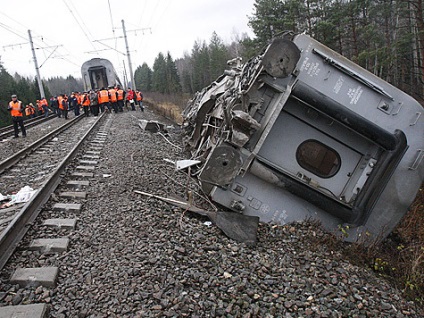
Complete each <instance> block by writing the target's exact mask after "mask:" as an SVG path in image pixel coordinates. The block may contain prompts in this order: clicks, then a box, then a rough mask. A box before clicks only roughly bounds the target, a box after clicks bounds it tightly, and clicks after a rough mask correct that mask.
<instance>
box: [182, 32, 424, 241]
mask: <svg viewBox="0 0 424 318" xmlns="http://www.w3.org/2000/svg"><path fill="white" fill-rule="evenodd" d="M230 63H231V64H230ZM229 65H231V69H230V70H228V71H225V73H224V74H223V75H222V76H221V77H219V78H218V79H217V80H216V81H215V82H213V83H212V84H211V85H210V86H208V87H206V88H204V89H203V90H202V91H201V92H199V93H197V94H196V95H195V96H194V98H193V99H192V100H190V101H189V103H188V105H187V107H186V109H185V110H184V112H183V117H184V119H185V123H184V129H185V144H186V146H187V148H188V149H189V150H190V153H191V156H192V157H191V159H193V160H198V162H199V163H198V164H197V165H196V166H194V167H192V168H191V174H192V176H195V177H196V178H197V179H198V181H199V182H200V183H201V186H202V189H203V190H204V191H205V193H206V194H208V195H209V196H210V198H211V199H212V200H213V201H214V202H216V203H218V204H219V205H221V206H224V207H226V208H229V209H230V210H231V211H232V212H225V213H227V214H228V213H230V214H232V215H234V216H233V217H231V218H230V221H229V222H230V223H228V222H227V221H228V219H229V218H228V216H224V218H223V220H222V222H223V223H224V224H223V225H222V226H223V227H227V230H228V227H234V228H237V229H235V230H237V231H243V230H247V231H252V228H253V229H254V226H253V227H252V226H251V223H249V222H247V223H246V222H245V220H246V219H243V217H244V218H246V217H247V218H249V217H255V216H256V217H259V219H260V221H261V222H271V223H276V224H286V223H290V222H296V221H302V220H305V219H317V220H319V221H320V222H321V223H322V225H323V226H324V227H325V228H326V229H328V230H330V231H331V232H334V233H339V231H341V230H342V231H343V234H344V235H343V238H344V239H345V240H347V241H356V242H358V241H359V242H361V241H362V240H363V241H369V240H371V239H372V240H373V241H375V240H380V239H382V238H384V237H386V236H387V235H388V234H389V233H390V232H391V231H392V230H393V228H394V227H395V226H396V224H397V223H398V222H399V221H400V219H401V218H402V217H403V215H404V214H405V213H406V212H407V210H408V207H409V205H410V204H411V203H412V201H413V200H414V198H415V196H416V193H417V191H418V189H419V187H420V185H421V184H422V181H423V179H424V165H423V164H422V162H423V156H424V138H423V137H424V123H423V116H422V112H423V108H422V106H421V105H420V104H419V103H418V102H417V101H416V100H414V99H413V98H412V97H410V96H409V95H407V94H405V93H404V92H402V91H400V90H399V89H397V88H395V87H393V86H392V85H390V84H388V83H387V82H385V81H383V80H382V79H380V78H378V77H376V76H374V75H373V74H371V73H369V72H368V71H366V70H364V69H363V68H361V67H360V66H358V65H356V64H355V63H353V62H352V61H350V60H348V59H346V58H344V57H343V56H341V55H339V54H338V53H336V52H334V51H332V50H330V49H329V48H328V47H326V46H324V45H323V44H321V43H319V42H317V41H316V40H314V39H312V38H311V37H309V36H307V35H305V34H298V35H294V34H289V33H286V34H283V35H281V36H279V37H277V38H275V39H274V40H273V41H272V43H271V44H269V45H268V46H267V47H266V48H265V49H264V50H263V52H262V53H261V54H259V55H258V56H256V57H254V58H252V59H250V60H249V61H248V62H247V63H245V64H244V65H242V64H241V60H240V59H234V60H232V61H230V62H229ZM237 215H239V216H240V217H239V218H238V217H237ZM215 217H216V216H215ZM237 220H240V222H239V223H237ZM226 222H227V223H226ZM222 226H221V227H222ZM230 232H231V229H230ZM247 237H248V238H249V236H247ZM250 237H251V236H250Z"/></svg>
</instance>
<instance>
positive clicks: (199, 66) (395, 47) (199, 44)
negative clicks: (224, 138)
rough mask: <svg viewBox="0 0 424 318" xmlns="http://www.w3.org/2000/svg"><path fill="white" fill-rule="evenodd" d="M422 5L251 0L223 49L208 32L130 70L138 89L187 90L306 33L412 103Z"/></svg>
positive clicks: (423, 48) (420, 68) (423, 81)
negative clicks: (186, 47) (284, 38)
mask: <svg viewBox="0 0 424 318" xmlns="http://www.w3.org/2000/svg"><path fill="white" fill-rule="evenodd" d="M423 2H424V0H408V1H405V0H403V1H396V0H300V1H299V0H256V1H255V3H254V8H253V9H254V10H253V14H252V16H250V17H249V26H250V27H251V29H252V30H253V33H254V34H255V37H254V38H253V39H251V38H249V37H248V36H247V35H242V36H240V37H238V38H237V39H236V40H234V41H233V42H232V43H230V44H228V43H227V44H226V43H224V42H223V41H222V40H221V39H220V37H219V36H218V35H217V34H216V33H213V34H212V37H211V39H210V41H209V43H206V42H205V41H200V40H199V41H196V42H195V43H194V45H193V48H192V49H191V52H190V53H185V54H184V57H183V58H180V59H177V60H175V61H174V60H173V59H172V57H171V56H170V54H169V53H167V54H166V55H164V54H163V53H160V54H159V55H158V57H157V58H156V59H155V62H154V65H153V69H150V68H149V67H148V65H147V64H145V63H144V64H143V65H142V66H139V67H138V68H137V69H136V71H135V80H136V82H137V84H138V83H140V84H139V86H140V88H141V89H142V90H144V91H154V92H160V93H165V94H169V93H180V92H183V93H190V94H192V93H194V92H196V91H199V90H201V89H202V88H203V87H205V86H208V85H209V84H210V83H211V82H212V81H214V80H215V79H216V78H217V77H218V76H219V75H220V74H222V73H223V71H224V70H225V69H227V68H228V66H227V64H226V62H227V61H228V60H230V59H232V58H235V57H237V56H241V57H243V61H244V62H245V61H246V60H247V59H248V58H250V57H252V56H254V55H256V54H258V53H259V52H260V51H261V50H262V48H263V47H265V46H266V45H267V44H268V43H269V42H270V41H271V39H272V38H273V37H274V36H276V35H278V34H279V33H281V32H284V31H292V32H294V33H302V32H306V33H307V34H308V35H310V36H312V37H313V38H315V39H316V40H318V41H320V42H321V43H323V44H325V45H326V46H328V47H330V48H331V49H333V50H335V51H336V52H338V53H340V54H342V55H344V56H345V57H347V58H348V59H350V60H352V61H354V62H355V63H357V64H359V65H360V66H362V67H364V68H365V69H367V70H368V71H370V72H372V73H373V74H375V75H377V76H379V77H381V78H382V79H384V80H386V81H388V82H389V83H391V84H393V85H394V86H396V87H398V88H400V89H402V90H403V91H405V92H406V93H408V94H410V95H412V96H413V97H414V98H416V99H417V100H419V101H422V99H423V90H424V78H423V77H424V20H423Z"/></svg>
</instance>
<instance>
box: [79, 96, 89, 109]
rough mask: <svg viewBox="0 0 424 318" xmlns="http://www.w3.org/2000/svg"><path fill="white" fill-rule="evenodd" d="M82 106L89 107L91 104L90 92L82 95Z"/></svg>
mask: <svg viewBox="0 0 424 318" xmlns="http://www.w3.org/2000/svg"><path fill="white" fill-rule="evenodd" d="M81 101H82V106H85V107H88V106H90V98H88V94H84V95H82V97H81Z"/></svg>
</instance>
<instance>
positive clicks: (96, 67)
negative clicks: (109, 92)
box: [81, 58, 122, 91]
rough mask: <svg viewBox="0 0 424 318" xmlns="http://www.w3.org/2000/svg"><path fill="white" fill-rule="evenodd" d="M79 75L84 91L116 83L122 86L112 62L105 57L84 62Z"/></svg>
mask: <svg viewBox="0 0 424 318" xmlns="http://www.w3.org/2000/svg"><path fill="white" fill-rule="evenodd" d="M81 75H82V80H83V82H84V90H85V91H89V90H98V89H101V88H103V87H105V88H107V87H109V86H116V85H120V86H121V87H122V84H121V81H120V80H119V77H118V75H117V73H116V71H115V68H114V67H113V64H112V63H111V62H110V61H109V60H107V59H101V58H94V59H91V60H89V61H86V62H84V64H83V65H82V66H81Z"/></svg>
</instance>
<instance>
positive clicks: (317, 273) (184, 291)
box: [0, 109, 421, 318]
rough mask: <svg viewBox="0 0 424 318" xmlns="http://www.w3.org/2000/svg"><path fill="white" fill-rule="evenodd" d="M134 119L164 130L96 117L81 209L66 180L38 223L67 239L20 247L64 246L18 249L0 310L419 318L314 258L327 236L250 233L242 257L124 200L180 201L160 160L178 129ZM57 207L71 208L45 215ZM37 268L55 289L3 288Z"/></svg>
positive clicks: (328, 255)
mask: <svg viewBox="0 0 424 318" xmlns="http://www.w3.org/2000/svg"><path fill="white" fill-rule="evenodd" d="M138 119H155V120H159V121H161V122H163V123H166V124H167V125H168V124H170V123H169V122H167V121H166V120H165V119H163V118H159V117H158V116H156V115H155V114H154V113H153V112H151V110H150V109H146V111H145V112H140V111H139V110H138V111H136V112H132V111H130V112H124V113H119V114H109V115H108V116H107V118H106V119H105V121H104V127H102V128H101V129H100V130H101V131H103V132H105V133H107V137H106V142H105V143H104V147H103V149H102V150H101V155H100V159H96V160H97V161H98V163H97V165H96V169H95V171H94V175H95V176H94V178H90V179H88V180H90V185H89V186H88V187H87V188H85V189H84V191H85V192H86V193H87V198H86V199H80V200H71V199H69V200H63V199H60V198H59V193H60V192H61V191H66V190H65V187H64V184H65V183H66V182H65V181H67V180H71V178H68V177H67V178H65V179H66V180H64V182H62V184H61V185H60V186H59V187H58V189H57V190H56V192H55V194H54V195H52V198H51V200H49V202H48V203H47V204H46V205H45V207H44V209H43V211H42V212H41V217H42V219H46V218H59V217H62V218H65V217H66V218H73V217H76V218H77V219H78V221H77V225H76V228H75V229H74V230H68V229H50V228H46V227H44V226H43V225H42V222H43V220H42V219H40V220H37V221H36V222H35V224H34V225H33V226H32V228H31V229H30V230H29V231H28V233H29V234H28V235H30V236H31V239H34V238H53V237H64V236H67V237H69V239H70V247H69V248H68V251H66V252H63V253H50V254H40V252H37V251H27V250H26V247H27V246H28V245H29V243H30V238H25V239H24V241H23V242H22V244H21V246H20V247H19V250H18V251H17V253H16V254H15V255H14V256H13V257H12V259H11V260H10V261H9V263H8V264H7V265H6V267H5V268H4V269H3V271H2V273H1V286H0V287H1V288H0V306H10V305H18V304H29V303H47V304H49V305H50V316H51V317H243V318H248V317H420V316H421V315H420V313H419V311H418V309H417V308H416V307H414V304H413V303H412V302H408V301H406V300H405V299H403V298H402V296H401V293H400V292H399V291H397V290H396V289H394V288H393V287H391V286H390V285H389V284H388V283H387V282H386V281H384V280H383V279H381V278H378V277H377V276H375V275H374V273H373V272H372V271H370V270H368V269H366V268H361V267H358V266H356V265H353V264H352V263H350V262H349V261H347V260H344V259H343V257H342V253H341V252H340V251H337V250H331V249H330V248H328V247H326V246H325V245H323V246H320V247H318V248H317V247H316V244H315V243H314V240H315V239H316V237H322V236H324V235H327V234H325V233H324V232H322V230H320V229H319V228H318V227H317V226H314V225H312V224H309V223H300V224H294V225H286V226H275V225H269V224H260V226H259V230H258V244H257V245H256V246H254V247H250V246H246V245H245V244H242V243H237V242H235V241H232V240H231V239H229V238H227V237H226V236H225V235H224V234H223V233H222V232H221V231H220V230H219V229H218V228H216V227H215V226H213V225H212V226H210V225H209V224H208V223H206V222H205V221H208V219H207V218H204V217H200V216H197V215H195V214H192V213H190V212H184V210H182V209H180V208H176V207H174V206H172V205H170V204H167V203H164V202H162V201H159V200H157V199H153V198H148V197H144V196H141V195H139V194H137V193H134V190H140V191H144V192H148V193H152V194H156V195H160V196H167V195H171V194H178V195H183V194H184V192H185V190H186V189H185V187H184V186H185V185H187V184H188V183H189V181H188V180H187V176H186V175H184V174H183V173H180V172H175V171H174V167H173V166H172V165H171V164H170V163H169V162H166V161H164V160H163V159H164V158H167V159H171V160H177V159H185V158H184V154H183V153H182V152H181V150H180V149H179V148H177V147H176V146H180V147H181V143H180V139H181V134H180V132H179V131H178V129H171V130H170V133H169V135H168V136H167V138H168V141H166V140H165V139H164V136H163V135H161V134H152V133H149V132H145V131H142V130H141V129H140V128H139V127H138ZM171 143H172V144H174V145H175V146H174V145H172V144H171ZM82 155H83V152H82V153H81V156H82ZM80 159H81V158H80ZM76 165H77V160H76V161H75V166H76ZM70 170H71V168H70ZM190 184H191V182H190ZM191 187H193V185H191ZM57 202H64V203H66V202H68V203H82V209H81V211H80V212H78V213H76V212H73V211H54V210H53V209H52V208H51V207H52V206H53V204H55V203H57ZM312 246H314V248H311V247H312ZM37 266H38V267H40V266H57V267H58V268H59V278H58V282H57V286H56V288H46V287H37V288H35V287H34V288H21V287H19V286H17V285H11V284H10V283H9V282H8V279H9V278H10V275H11V273H12V272H13V271H14V269H16V268H17V267H37ZM0 311H1V308H0Z"/></svg>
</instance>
